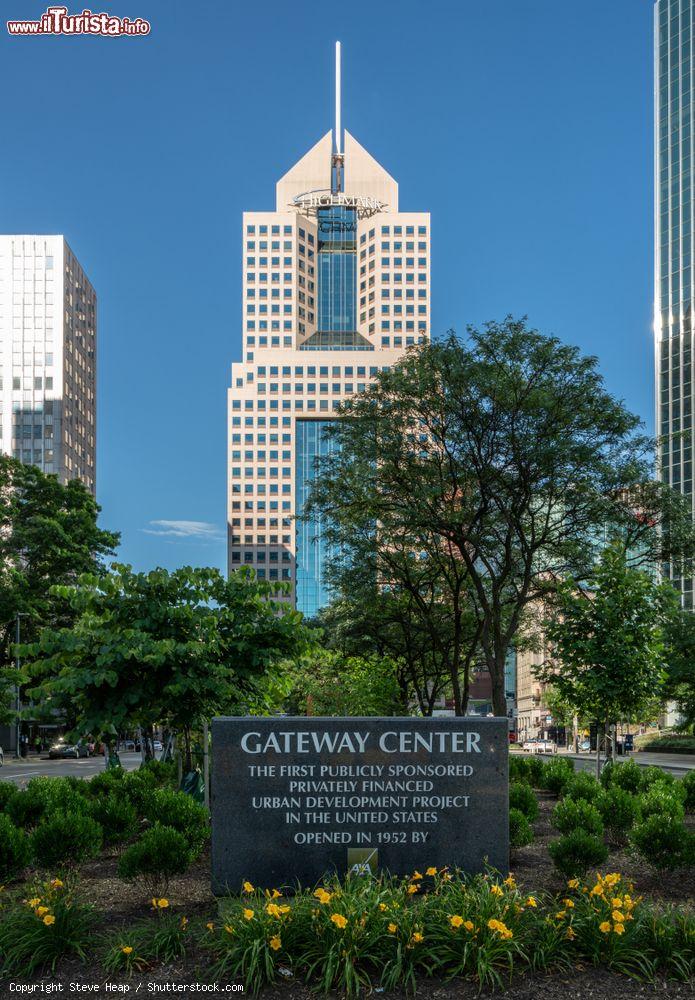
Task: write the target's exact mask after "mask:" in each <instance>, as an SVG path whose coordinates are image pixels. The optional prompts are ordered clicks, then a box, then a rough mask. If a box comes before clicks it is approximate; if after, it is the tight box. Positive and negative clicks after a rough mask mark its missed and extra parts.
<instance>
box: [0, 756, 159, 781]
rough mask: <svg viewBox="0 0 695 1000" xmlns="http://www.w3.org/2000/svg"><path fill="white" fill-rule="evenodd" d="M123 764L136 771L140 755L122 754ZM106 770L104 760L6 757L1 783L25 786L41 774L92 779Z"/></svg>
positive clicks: (0, 768) (1, 773) (129, 769)
mask: <svg viewBox="0 0 695 1000" xmlns="http://www.w3.org/2000/svg"><path fill="white" fill-rule="evenodd" d="M120 758H121V764H122V765H123V767H124V768H125V769H126V771H134V770H135V768H136V767H139V766H140V761H141V759H142V758H141V756H140V754H139V753H132V752H131V753H121V754H120ZM103 770H104V758H103V757H101V756H99V757H81V758H80V759H79V760H72V759H70V760H48V759H47V758H44V757H27V758H25V759H24V760H15V759H14V758H13V757H9V756H6V757H5V764H4V766H3V767H0V781H14V782H15V784H17V785H25V784H26V783H27V781H29V779H30V778H35V777H36V776H37V775H39V774H43V775H49V776H52V777H55V778H58V777H61V778H62V777H64V776H65V775H68V774H74V775H75V776H76V777H78V778H91V777H93V776H94V775H95V774H98V773H99V772H100V771H103Z"/></svg>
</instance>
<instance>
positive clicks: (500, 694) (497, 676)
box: [488, 658, 507, 719]
mask: <svg viewBox="0 0 695 1000" xmlns="http://www.w3.org/2000/svg"><path fill="white" fill-rule="evenodd" d="M504 667H505V663H504V660H503V661H502V668H501V670H500V668H499V665H498V663H497V661H496V659H494V658H493V659H492V660H491V661H488V670H489V671H490V678H491V680H492V711H493V712H494V714H495V715H498V716H501V717H502V718H504V719H506V718H507V693H506V690H505V684H504Z"/></svg>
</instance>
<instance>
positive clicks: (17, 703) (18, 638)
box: [14, 611, 28, 760]
mask: <svg viewBox="0 0 695 1000" xmlns="http://www.w3.org/2000/svg"><path fill="white" fill-rule="evenodd" d="M27 617H28V615H27V612H26V611H18V612H17V626H16V631H15V666H16V668H17V673H19V670H20V666H21V661H20V658H19V644H20V642H21V625H20V623H21V620H22V618H27ZM15 708H16V710H17V720H16V722H15V748H14V755H15V759H16V760H19V759H20V757H21V753H20V746H19V737H20V730H21V725H22V723H21V718H20V710H21V704H20V700H19V681H17V683H16V684H15Z"/></svg>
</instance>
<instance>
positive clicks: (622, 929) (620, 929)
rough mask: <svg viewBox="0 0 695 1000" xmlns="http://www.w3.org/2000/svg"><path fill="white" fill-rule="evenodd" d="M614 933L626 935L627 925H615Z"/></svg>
mask: <svg viewBox="0 0 695 1000" xmlns="http://www.w3.org/2000/svg"><path fill="white" fill-rule="evenodd" d="M613 933H614V934H618V935H620V934H624V933H625V924H614V925H613Z"/></svg>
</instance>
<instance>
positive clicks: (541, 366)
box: [311, 318, 695, 715]
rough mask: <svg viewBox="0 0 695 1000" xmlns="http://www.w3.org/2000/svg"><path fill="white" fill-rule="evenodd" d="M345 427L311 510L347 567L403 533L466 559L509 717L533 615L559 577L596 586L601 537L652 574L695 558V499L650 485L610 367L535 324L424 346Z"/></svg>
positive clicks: (364, 399) (414, 542)
mask: <svg viewBox="0 0 695 1000" xmlns="http://www.w3.org/2000/svg"><path fill="white" fill-rule="evenodd" d="M340 416H341V419H340V420H337V421H335V423H334V426H333V428H332V430H331V431H330V433H331V435H332V436H334V437H335V439H336V444H337V447H336V448H335V449H334V450H332V452H331V454H330V455H328V456H326V457H325V458H324V459H321V461H320V465H319V472H318V475H317V478H316V480H315V484H314V489H313V494H312V497H311V505H312V506H313V508H314V509H315V510H318V511H320V512H321V513H322V514H323V515H324V517H325V518H326V519H327V521H328V523H329V524H330V525H331V529H332V531H333V534H334V540H335V541H336V542H337V543H338V544H340V545H341V546H344V547H345V551H346V552H347V553H348V556H347V558H349V553H350V545H351V539H352V538H354V537H355V535H357V534H361V535H362V536H363V537H366V535H367V534H368V532H369V531H370V530H371V531H372V534H373V538H374V544H375V545H376V547H377V549H378V551H379V553H380V554H383V553H387V552H388V550H389V547H390V546H391V545H392V544H394V540H395V541H396V543H398V539H399V532H400V537H401V539H402V546H400V547H399V545H398V544H396V548H397V550H398V551H400V552H401V554H403V553H404V552H406V551H408V550H410V551H411V552H413V553H418V554H419V556H420V558H421V559H423V560H426V559H432V560H436V559H441V558H443V557H448V555H449V554H450V555H451V557H452V559H455V560H456V561H457V563H458V564H459V566H460V567H461V571H462V572H465V577H464V578H462V579H461V585H462V588H463V589H462V591H461V593H462V600H464V601H465V602H467V604H468V607H469V608H470V609H472V611H473V614H474V618H475V622H476V626H477V629H474V630H473V632H472V638H474V637H475V634H476V630H479V644H480V648H481V649H482V655H483V659H484V662H485V665H486V667H487V669H488V671H489V673H490V676H491V680H492V688H493V704H494V709H495V713H496V714H498V715H501V714H506V699H505V686H504V666H505V661H506V657H507V653H508V650H509V647H510V645H511V644H512V642H513V641H514V638H515V636H516V635H517V633H518V631H519V629H520V626H521V625H522V622H523V620H524V616H525V615H526V614H527V613H528V610H529V608H530V607H531V606H533V605H534V604H541V603H542V601H543V600H544V598H545V597H546V595H548V594H552V592H553V590H554V589H555V587H556V585H557V581H558V580H559V579H563V578H564V577H566V576H571V577H573V578H574V579H576V580H586V579H588V577H589V574H590V572H591V570H592V567H593V563H594V560H595V552H596V549H597V546H598V543H599V541H600V540H601V538H600V536H602V535H604V536H605V535H606V534H608V535H610V536H611V537H613V536H615V537H619V538H620V539H621V541H622V544H623V545H624V547H625V550H626V551H628V552H630V553H631V554H633V553H634V554H637V555H636V556H635V558H638V559H639V561H640V562H641V563H642V564H643V565H651V564H654V563H656V562H658V561H659V560H660V559H674V558H678V559H679V560H680V562H681V565H682V566H688V565H690V564H691V563H692V560H693V556H694V555H695V530H694V529H693V524H692V518H691V515H690V513H689V511H688V510H687V504H686V503H685V500H684V498H683V497H679V496H678V495H677V494H675V492H674V491H671V490H669V489H668V487H665V486H663V485H662V484H655V483H652V482H651V479H652V467H653V455H654V451H653V442H651V441H649V440H648V439H646V438H644V437H643V436H642V435H641V434H640V427H639V420H638V418H637V417H635V416H634V415H633V414H631V413H630V412H629V411H628V410H627V409H626V408H625V407H624V406H623V404H622V403H621V402H619V401H618V400H616V399H615V398H614V397H613V396H611V395H610V394H609V393H608V392H607V391H606V388H605V386H604V383H603V379H602V378H601V375H600V374H599V372H598V370H597V365H596V359H595V358H587V357H583V356H582V355H581V354H580V353H579V351H578V350H577V349H576V348H574V347H570V346H568V345H566V344H562V343H560V342H559V341H558V340H557V339H556V338H553V337H547V336H544V335H542V334H541V333H539V332H538V331H536V330H532V329H529V328H528V327H527V325H526V323H525V321H523V320H522V321H516V320H513V319H511V318H507V319H506V320H505V321H504V322H502V323H489V324H487V325H486V327H485V328H484V330H482V331H479V330H475V329H469V331H468V338H467V340H466V342H461V341H459V340H458V339H457V338H456V336H455V335H454V334H450V335H449V336H447V337H446V338H445V339H444V340H442V341H440V342H433V343H431V344H426V345H423V346H421V347H418V348H414V349H413V350H411V351H409V352H408V353H407V354H406V356H405V357H404V358H403V359H402V360H401V361H400V362H399V363H398V364H396V365H394V366H393V367H391V368H390V370H389V371H385V372H381V373H380V374H379V376H378V378H377V379H376V380H375V382H374V384H373V385H372V386H371V387H370V388H369V389H368V390H367V391H366V392H365V393H362V394H360V395H358V396H357V397H355V398H354V399H352V400H350V401H348V402H346V403H345V404H344V405H343V407H342V408H341V411H340ZM608 526H609V527H608ZM631 558H632V555H631ZM383 579H384V580H385V581H388V577H387V575H386V574H384V577H383ZM464 655H465V654H464Z"/></svg>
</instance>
